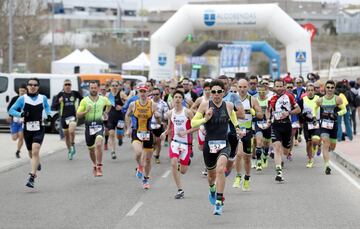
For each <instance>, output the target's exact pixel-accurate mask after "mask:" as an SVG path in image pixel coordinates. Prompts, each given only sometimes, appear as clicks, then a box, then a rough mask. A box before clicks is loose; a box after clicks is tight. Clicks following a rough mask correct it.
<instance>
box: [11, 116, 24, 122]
mask: <svg viewBox="0 0 360 229" xmlns="http://www.w3.org/2000/svg"><path fill="white" fill-rule="evenodd" d="M13 122H17V123H22V122H23V118H19V117H13Z"/></svg>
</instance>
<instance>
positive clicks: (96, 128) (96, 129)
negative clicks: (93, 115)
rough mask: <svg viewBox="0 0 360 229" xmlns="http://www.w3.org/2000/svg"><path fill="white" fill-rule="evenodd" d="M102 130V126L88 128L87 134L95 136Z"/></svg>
mask: <svg viewBox="0 0 360 229" xmlns="http://www.w3.org/2000/svg"><path fill="white" fill-rule="evenodd" d="M102 128H103V127H102V125H92V126H90V127H89V134H90V135H95V134H96V133H98V132H100V131H101V130H102Z"/></svg>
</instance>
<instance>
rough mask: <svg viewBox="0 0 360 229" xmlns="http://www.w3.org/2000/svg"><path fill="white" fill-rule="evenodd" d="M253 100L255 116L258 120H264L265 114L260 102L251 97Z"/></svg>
mask: <svg viewBox="0 0 360 229" xmlns="http://www.w3.org/2000/svg"><path fill="white" fill-rule="evenodd" d="M251 99H252V101H251V103H252V105H253V108H252V110H253V112H254V114H253V116H256V118H258V119H262V118H263V117H264V114H263V113H262V110H261V107H260V105H259V102H258V101H257V99H255V98H253V97H251ZM250 111H251V110H250Z"/></svg>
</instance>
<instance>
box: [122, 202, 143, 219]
mask: <svg viewBox="0 0 360 229" xmlns="http://www.w3.org/2000/svg"><path fill="white" fill-rule="evenodd" d="M143 204H144V203H143V202H141V201H139V202H137V203H136V204H135V206H134V207H133V208H131V210H130V211H129V212H128V213H127V214H126V216H133V215H134V214H135V212H136V211H137V210H138V209H139V208H140V207H141V206H142V205H143Z"/></svg>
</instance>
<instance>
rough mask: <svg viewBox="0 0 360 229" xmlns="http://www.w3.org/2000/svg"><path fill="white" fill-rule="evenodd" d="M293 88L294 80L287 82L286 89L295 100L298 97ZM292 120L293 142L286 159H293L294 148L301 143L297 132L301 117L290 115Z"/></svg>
mask: <svg viewBox="0 0 360 229" xmlns="http://www.w3.org/2000/svg"><path fill="white" fill-rule="evenodd" d="M293 90H294V83H293V82H292V81H291V82H287V83H286V91H287V92H288V93H289V94H291V95H293V96H294V98H295V101H297V98H296V96H295V95H294V93H293ZM290 120H291V144H290V151H289V154H288V155H287V156H286V159H287V160H288V161H292V150H293V148H294V146H298V145H299V142H298V139H297V135H296V133H297V132H298V130H299V128H300V123H299V118H298V116H297V115H290Z"/></svg>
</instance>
